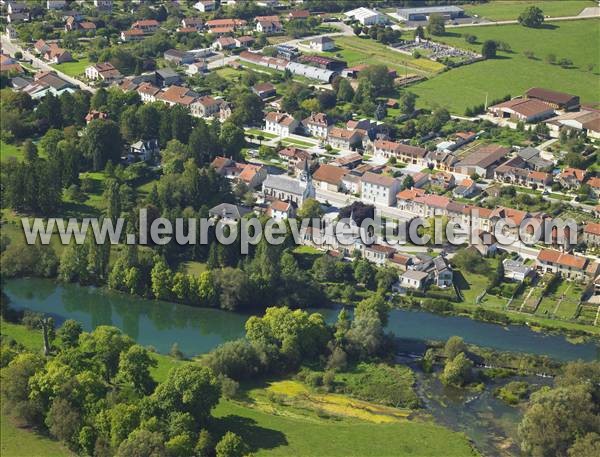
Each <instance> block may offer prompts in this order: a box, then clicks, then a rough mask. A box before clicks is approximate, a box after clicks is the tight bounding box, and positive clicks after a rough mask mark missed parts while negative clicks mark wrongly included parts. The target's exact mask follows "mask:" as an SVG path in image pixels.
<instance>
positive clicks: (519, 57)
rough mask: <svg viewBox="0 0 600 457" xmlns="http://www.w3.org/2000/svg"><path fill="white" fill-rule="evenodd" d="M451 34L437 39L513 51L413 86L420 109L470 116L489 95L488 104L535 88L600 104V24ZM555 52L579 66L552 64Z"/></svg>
mask: <svg viewBox="0 0 600 457" xmlns="http://www.w3.org/2000/svg"><path fill="white" fill-rule="evenodd" d="M450 30H451V31H449V32H448V33H446V35H444V36H442V37H436V40H437V41H441V42H444V43H447V44H450V45H453V46H458V47H462V48H467V49H471V50H474V51H478V52H479V51H481V46H482V43H483V42H484V41H485V40H497V41H502V42H505V43H507V44H508V45H509V46H510V48H511V51H510V52H504V51H498V56H497V57H496V58H495V59H490V60H485V61H482V62H476V63H474V64H471V65H466V66H463V67H459V68H455V69H452V70H450V71H448V72H445V73H442V74H440V75H438V76H435V77H433V78H431V79H429V80H427V81H424V82H421V83H417V84H416V85H414V86H412V87H411V88H410V90H411V91H412V92H414V93H415V94H416V95H417V96H418V100H417V106H421V107H434V106H444V107H447V108H448V109H449V110H450V111H452V112H453V113H456V114H464V111H465V109H466V108H467V107H472V106H475V105H478V104H482V103H485V100H486V96H487V99H488V101H492V100H494V99H499V98H501V97H503V96H505V95H507V94H510V95H512V96H516V95H519V94H521V93H523V92H524V91H525V90H527V89H529V88H530V87H533V86H543V87H545V88H548V89H553V90H557V91H563V92H569V93H574V94H577V95H579V96H580V97H581V101H582V103H592V104H595V103H599V102H600V91H598V81H599V75H600V68H599V66H598V62H597V58H598V55H599V54H600V41H599V40H590V37H593V36H598V33H599V32H600V20H595V19H587V20H580V21H560V22H556V23H550V24H546V25H545V26H544V27H542V28H539V29H532V28H526V27H523V26H521V25H498V26H481V27H467V28H464V29H462V30H461V31H460V32H458V30H459V29H450ZM463 33H468V34H471V35H475V36H476V37H477V41H476V42H475V43H474V44H468V43H467V42H466V41H465V39H464V37H463ZM582 43H587V44H586V46H582V45H581V44H582ZM527 51H530V52H532V53H533V58H527V57H526V56H525V55H524V52H527ZM549 54H554V55H555V57H556V59H557V60H560V59H562V58H567V59H570V60H572V61H573V66H572V67H570V68H562V67H561V66H559V65H552V64H550V63H548V62H547V61H546V58H547V56H548V55H549Z"/></svg>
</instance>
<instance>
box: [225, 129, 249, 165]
mask: <svg viewBox="0 0 600 457" xmlns="http://www.w3.org/2000/svg"><path fill="white" fill-rule="evenodd" d="M219 141H220V143H221V148H222V152H223V154H224V155H225V156H227V157H232V158H233V159H237V158H239V156H240V151H241V150H242V148H243V147H244V146H245V145H246V139H245V136H244V129H243V128H242V127H240V126H239V125H236V124H234V123H233V122H229V121H226V122H225V123H224V124H223V126H222V127H221V135H220V137H219Z"/></svg>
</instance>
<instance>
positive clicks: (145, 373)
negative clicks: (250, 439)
mask: <svg viewBox="0 0 600 457" xmlns="http://www.w3.org/2000/svg"><path fill="white" fill-rule="evenodd" d="M47 333H48V339H49V342H50V345H51V348H52V353H53V356H52V357H43V356H41V355H39V354H35V353H32V352H27V351H24V350H23V348H22V347H20V346H19V345H18V344H16V343H14V342H11V341H8V340H6V339H3V340H2V359H1V361H2V370H1V375H2V386H1V388H0V394H1V398H2V405H3V408H5V409H4V411H5V412H6V413H7V414H9V415H10V416H12V417H14V418H15V419H17V420H19V422H20V423H22V424H25V425H29V426H35V427H38V428H40V429H44V430H47V431H48V433H49V434H50V435H52V436H53V437H55V438H57V439H59V440H60V441H62V442H63V443H64V444H65V445H66V446H68V447H69V448H70V449H71V450H73V451H75V452H77V453H78V454H81V455H93V456H109V455H116V456H120V457H126V456H127V457H129V456H142V455H144V456H150V455H153V456H163V455H168V456H182V457H183V456H185V457H188V456H199V457H205V456H210V455H214V453H215V450H216V455H217V456H221V457H229V456H231V457H234V456H241V455H242V453H244V452H246V446H245V444H244V443H243V442H242V441H241V439H240V438H239V437H238V436H237V435H235V434H233V433H231V432H227V433H226V434H225V435H224V436H223V437H222V439H221V440H220V441H219V442H218V443H217V442H216V438H218V437H217V436H213V435H212V434H211V433H210V432H209V431H208V429H207V427H208V426H210V424H211V410H212V409H213V408H214V406H215V405H216V404H217V402H218V401H219V397H220V395H221V384H222V381H220V380H219V379H218V378H217V376H216V375H215V373H214V372H213V371H212V370H211V369H210V368H207V367H203V366H199V365H197V364H196V363H185V364H182V365H179V366H177V367H175V368H173V369H171V370H170V371H169V373H168V375H167V377H166V379H165V380H164V381H163V382H162V383H160V384H157V383H156V381H155V380H154V379H153V377H152V375H151V369H152V368H154V367H156V364H157V362H156V359H155V358H154V357H153V356H152V355H151V354H150V353H149V352H148V351H147V350H146V349H145V348H143V347H141V346H139V345H137V344H135V343H134V341H133V340H131V339H130V338H129V337H127V336H125V335H123V334H122V333H121V332H120V331H119V330H118V329H116V328H114V327H107V326H100V327H97V328H96V329H95V330H94V331H93V332H91V333H85V332H82V328H81V325H80V324H78V323H77V322H75V321H66V322H65V323H64V324H63V325H62V327H61V328H60V329H59V330H58V331H57V332H54V329H53V327H52V328H50V329H48V331H47Z"/></svg>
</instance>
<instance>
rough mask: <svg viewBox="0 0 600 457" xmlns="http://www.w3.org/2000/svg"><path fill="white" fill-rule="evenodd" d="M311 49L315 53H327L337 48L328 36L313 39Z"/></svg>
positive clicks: (310, 44) (310, 42)
mask: <svg viewBox="0 0 600 457" xmlns="http://www.w3.org/2000/svg"><path fill="white" fill-rule="evenodd" d="M308 45H309V47H310V49H314V50H315V51H319V52H325V51H331V50H332V49H334V48H335V42H334V41H333V40H332V39H331V38H329V37H328V36H318V37H315V38H313V39H311V40H310V41H309V43H308Z"/></svg>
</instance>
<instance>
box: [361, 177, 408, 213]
mask: <svg viewBox="0 0 600 457" xmlns="http://www.w3.org/2000/svg"><path fill="white" fill-rule="evenodd" d="M399 190H400V181H398V180H397V179H395V178H392V177H391V176H384V175H380V174H376V173H372V172H369V171H368V172H366V173H365V174H364V175H362V179H361V190H360V196H361V198H362V200H365V201H369V202H373V203H375V204H382V205H386V206H392V205H395V204H396V194H397V193H398V191H399Z"/></svg>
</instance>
